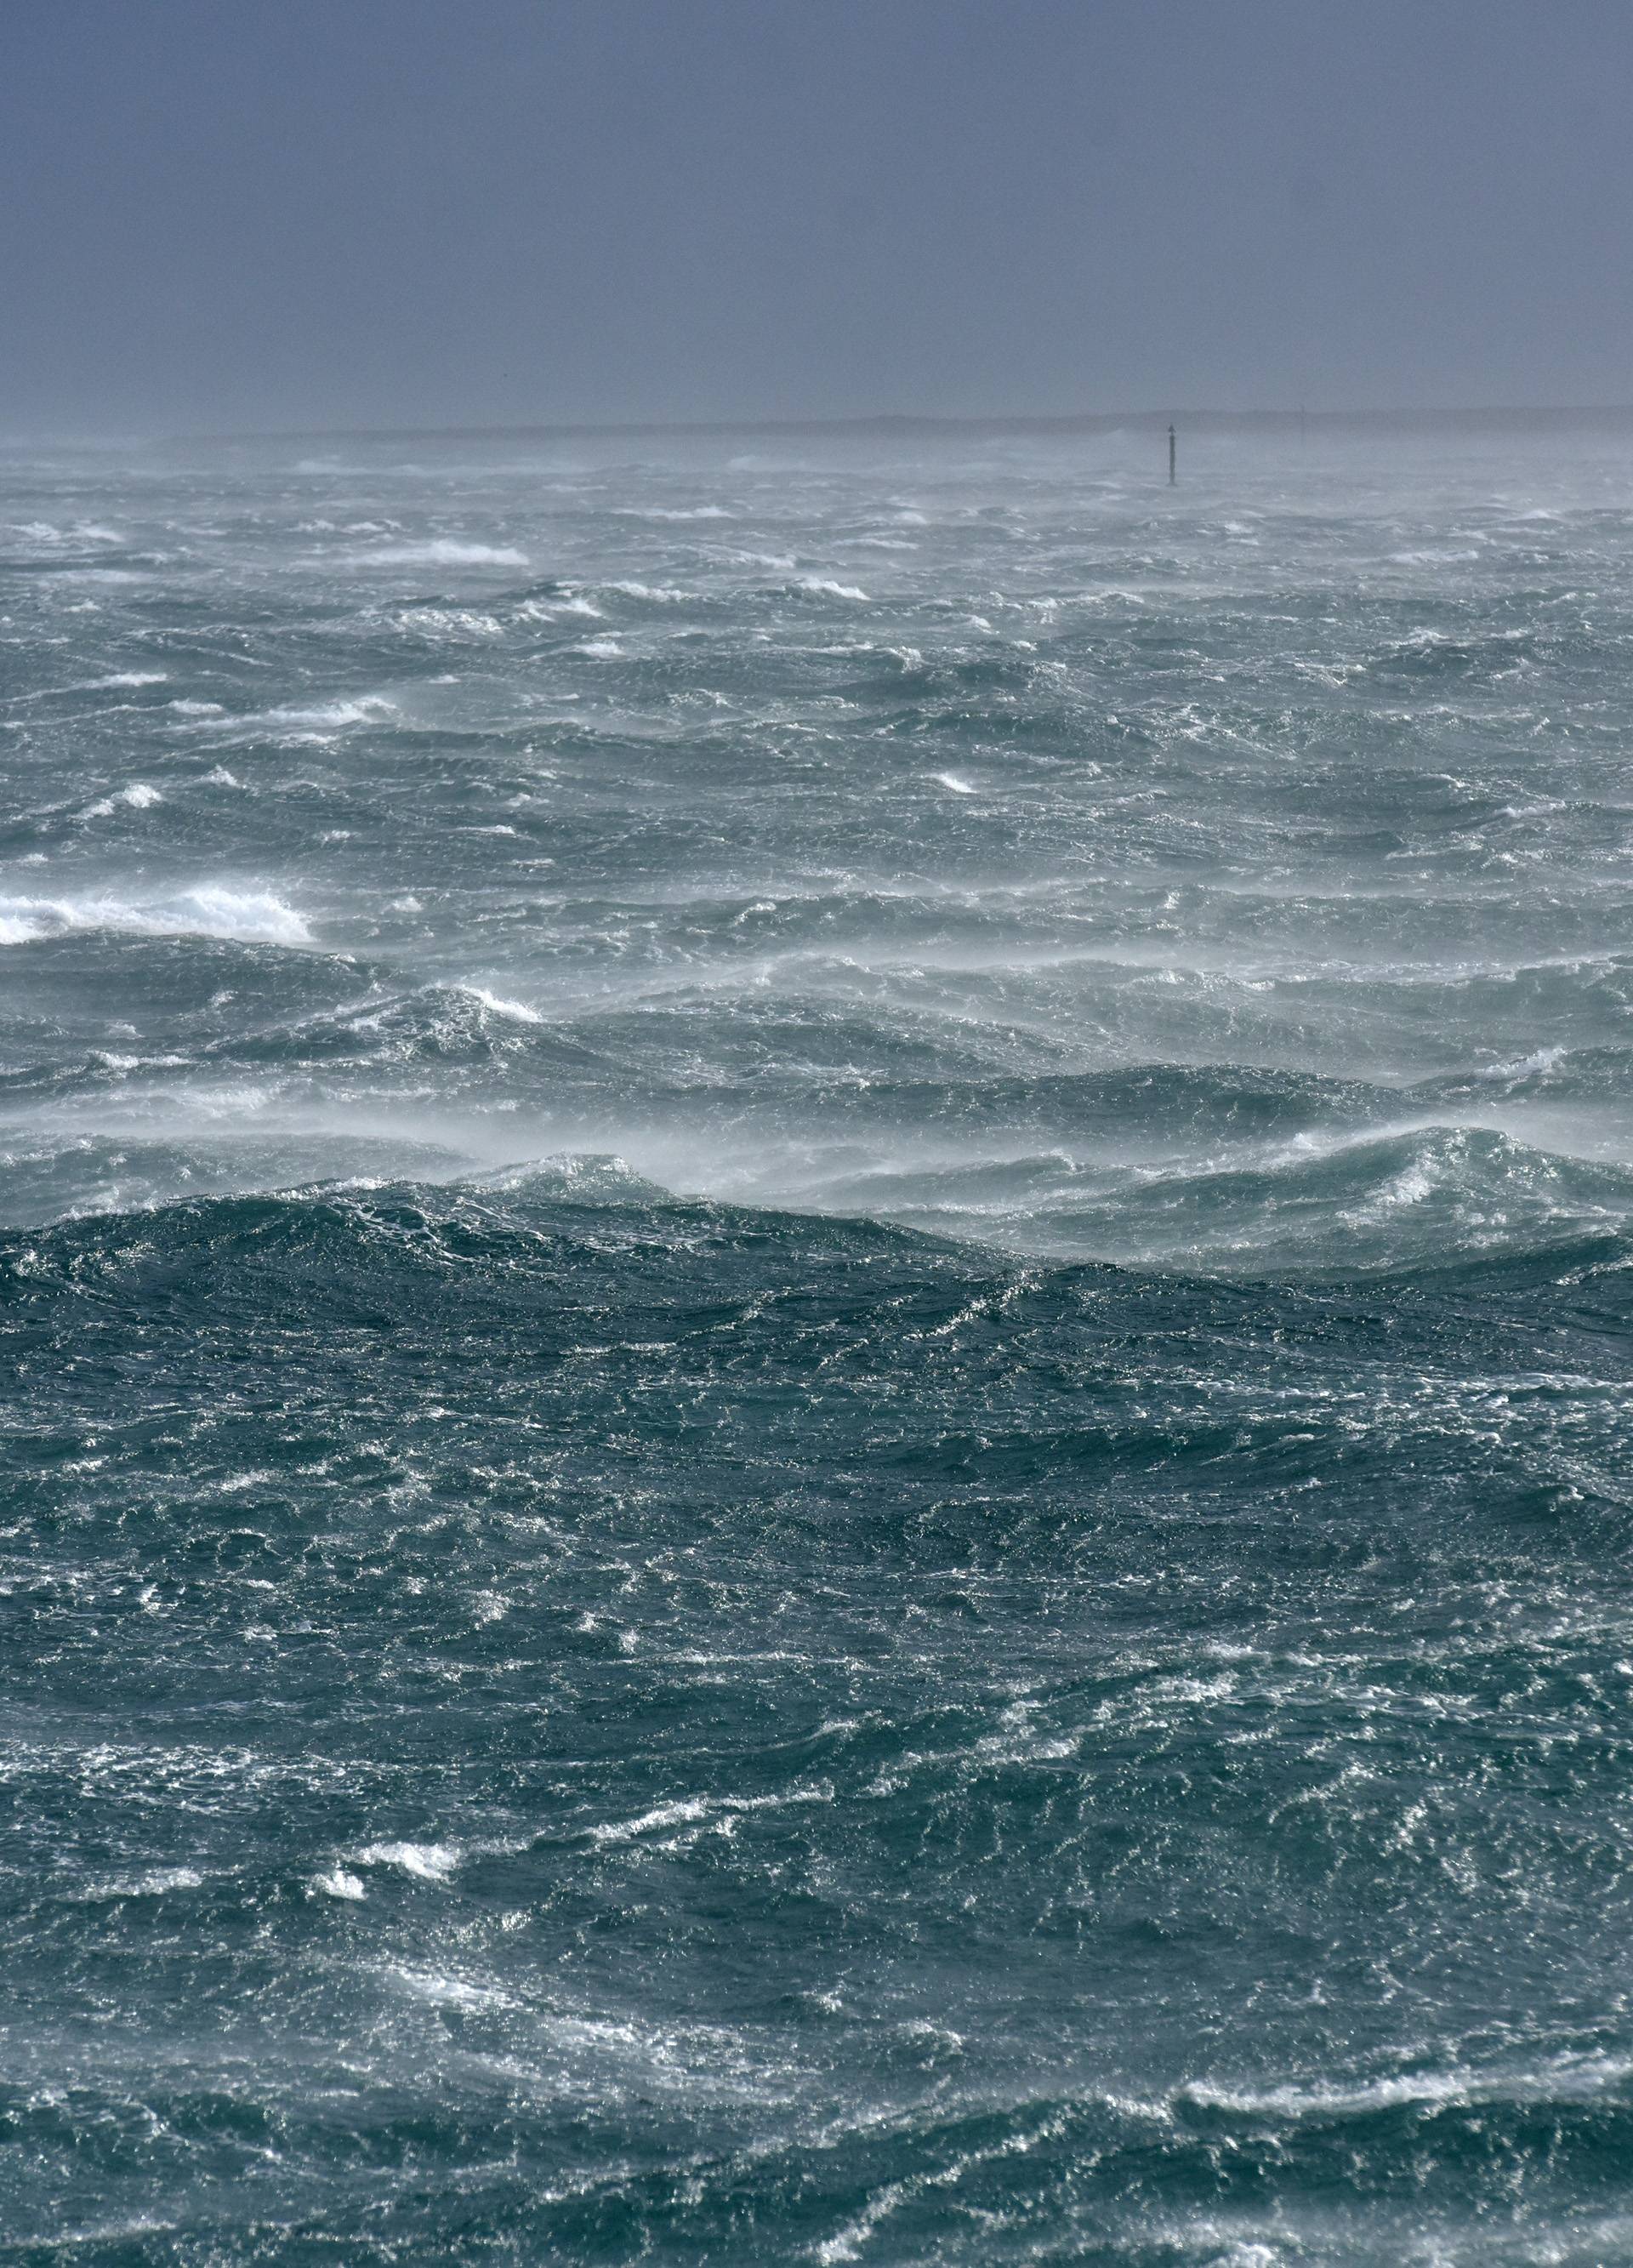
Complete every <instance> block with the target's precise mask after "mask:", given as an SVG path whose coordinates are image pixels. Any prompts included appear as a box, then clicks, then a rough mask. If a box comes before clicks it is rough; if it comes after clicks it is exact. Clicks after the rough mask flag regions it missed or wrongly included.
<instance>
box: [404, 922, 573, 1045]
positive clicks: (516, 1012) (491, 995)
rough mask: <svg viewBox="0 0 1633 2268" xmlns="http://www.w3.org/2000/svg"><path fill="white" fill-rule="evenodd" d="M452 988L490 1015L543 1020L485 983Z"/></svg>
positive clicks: (517, 1020) (522, 1020) (518, 1020)
mask: <svg viewBox="0 0 1633 2268" xmlns="http://www.w3.org/2000/svg"><path fill="white" fill-rule="evenodd" d="M414 910H415V911H416V913H417V912H418V910H419V908H418V905H417V903H416V904H415V906H414ZM454 990H456V991H459V992H463V993H465V994H467V997H468V998H471V999H473V1000H474V1001H476V1002H477V1003H478V1005H480V1006H482V1007H483V1008H485V1009H486V1010H487V1011H488V1013H489V1015H490V1016H508V1017H509V1018H510V1019H511V1021H512V1022H513V1023H518V1024H541V1023H543V1021H544V1018H543V1017H542V1016H541V1014H540V1013H539V1011H538V1010H537V1009H536V1008H530V1007H529V1006H528V1005H527V1004H526V1001H525V1000H505V999H502V998H500V996H499V995H498V993H497V992H489V990H488V988H487V986H486V985H485V984H459V985H456V986H455V987H454Z"/></svg>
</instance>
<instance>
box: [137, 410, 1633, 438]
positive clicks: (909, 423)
mask: <svg viewBox="0 0 1633 2268" xmlns="http://www.w3.org/2000/svg"><path fill="white" fill-rule="evenodd" d="M1170 420H1172V421H1173V423H1175V424H1177V425H1179V426H1181V427H1182V428H1183V429H1184V430H1185V431H1187V432H1188V433H1247V434H1259V433H1263V434H1284V433H1297V432H1298V431H1313V432H1321V433H1333V434H1354V435H1356V436H1357V437H1361V436H1365V435H1368V434H1376V435H1386V434H1394V435H1412V434H1423V435H1426V436H1432V435H1435V434H1453V433H1468V434H1481V433H1494V434H1500V433H1515V434H1517V433H1535V434H1542V433H1556V432H1557V433H1576V432H1592V431H1605V432H1618V433H1628V434H1633V405H1628V404H1622V405H1620V406H1610V407H1601V408H1597V409H1595V408H1588V409H1567V408H1560V409H1311V410H1307V411H1306V410H1302V409H1171V410H1170V409H1130V410H1095V411H1089V412H1085V413H1083V414H1081V415H1078V416H1067V417H935V416H910V415H901V416H894V415H885V416H871V417H727V418H709V419H695V420H688V419H669V420H663V419H648V420H640V419H632V420H627V421H615V422H610V423H592V422H585V421H576V422H561V423H538V424H526V425H376V426H364V425H331V426H302V427H289V428H283V429H280V430H278V431H256V432H251V431H243V432H231V433H199V434H173V435H171V436H169V437H167V438H168V443H169V445H170V446H180V445H182V444H184V443H188V442H195V443H199V444H225V443H232V442H246V441H506V442H508V441H571V440H580V441H582V440H621V439H622V440H640V439H660V438H668V439H685V438H688V437H689V438H695V439H698V440H708V439H719V438H725V437H728V436H731V435H733V434H746V435H760V436H761V437H763V438H767V439H813V438H831V439H835V440H843V439H846V438H854V439H857V440H891V439H894V438H923V439H926V440H934V439H936V438H941V437H945V438H947V439H949V440H960V439H973V440H1002V439H1004V438H1017V439H1025V438H1028V437H1043V438H1049V437H1053V436H1057V435H1058V436H1063V437H1069V436H1071V435H1074V434H1096V433H1119V432H1159V431H1163V430H1165V429H1166V426H1167V425H1168V423H1169V422H1170Z"/></svg>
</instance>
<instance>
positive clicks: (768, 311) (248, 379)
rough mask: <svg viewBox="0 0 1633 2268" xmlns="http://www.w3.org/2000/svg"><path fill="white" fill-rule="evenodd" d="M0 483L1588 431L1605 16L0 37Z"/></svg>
mask: <svg viewBox="0 0 1633 2268" xmlns="http://www.w3.org/2000/svg"><path fill="white" fill-rule="evenodd" d="M0 51H3V54H4V67H3V68H0V212H3V214H4V220H3V221H0V435H5V434H12V435H17V434H26V433H31V432H33V433H40V432H47V433H56V434H73V433H87V434H93V433H97V432H108V433H113V432H143V431H160V432H183V431H196V430H211V429H214V430H228V429H244V428H257V427H267V426H312V425H325V426H327V425H349V424H425V423H430V424H439V423H526V422H531V421H535V420H537V421H551V420H557V419H590V420H600V419H607V420H616V419H625V418H669V417H673V418H719V417H738V416H741V417H777V416H852V415H865V414H869V413H872V412H876V411H929V412H941V413H954V414H956V413H975V414H980V413H988V412H991V413H1017V414H1024V413H1027V412H1039V413H1044V414H1059V413H1070V412H1073V411H1078V410H1105V409H1113V410H1115V409H1131V408H1147V407H1148V408H1156V409H1170V408H1172V409H1183V408H1187V407H1204V406H1205V407H1220V408H1276V407H1283V406H1296V405H1297V404H1298V402H1299V401H1301V400H1303V401H1307V402H1308V403H1309V404H1310V405H1311V406H1312V407H1317V408H1328V409H1335V408H1346V407H1362V408H1369V407H1370V408H1382V407H1392V406H1396V405H1400V406H1410V407H1423V406H1455V405H1462V404H1474V403H1501V404H1508V403H1513V404H1532V403H1536V404H1541V403H1550V402H1574V403H1593V404H1599V403H1610V402H1624V401H1633V291H1630V290H1629V258H1630V247H1633V133H1629V126H1628V115H1627V104H1628V92H1629V85H1630V84H1633V77H1630V72H1629V66H1633V4H1629V0H0Z"/></svg>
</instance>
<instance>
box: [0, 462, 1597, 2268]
mask: <svg viewBox="0 0 1633 2268" xmlns="http://www.w3.org/2000/svg"><path fill="white" fill-rule="evenodd" d="M1159 457H1160V450H1159V447H1158V446H1155V445H1153V444H1152V443H1151V440H1150V439H1149V438H1146V437H1141V436H1137V435H1125V436H1115V435H1114V436H1108V437H1105V438H1100V439H1097V440H1081V439H1079V440H1063V441H1058V442H1054V443H1043V442H1031V441H1029V442H1022V441H1019V440H1018V441H1013V442H1000V441H993V440H984V441H980V442H975V441H972V442H970V443H968V444H967V445H966V446H955V445H953V444H951V443H947V444H931V443H929V442H917V441H912V440H910V439H908V438H901V439H898V440H895V441H889V442H887V441H878V442H873V443H869V444H865V445H864V444H863V443H860V442H857V443H856V444H854V445H850V446H845V447H841V446H838V445H837V444H828V443H823V442H820V441H819V440H817V439H814V438H813V439H810V440H807V441H800V440H797V439H793V438H790V439H787V440H784V441H780V442H779V441H771V440H767V439H765V438H758V439H754V438H747V437H746V438H743V439H742V440H741V441H740V442H737V443H732V442H730V441H727V440H720V441H715V442H705V441H698V442H696V443H695V444H691V445H683V444H681V443H680V442H673V443H663V442H658V441H653V442H651V443H639V444H637V443H633V442H628V441H626V442H622V443H612V442H608V443H607V444H605V445H600V446H598V445H592V444H591V443H589V442H584V443H577V444H575V443H571V442H568V441H561V442H557V443H554V444H545V443H534V444H528V443H524V442H522V441H519V440H511V441H497V440H496V441H491V442H486V443H483V442H479V441H474V440H469V441H460V440H458V439H449V440H446V441H444V442H439V443H433V442H429V441H427V442H423V443H422V442H406V441H401V440H399V441H389V440H381V441H373V442H364V441H357V442H335V443H333V444H327V443H325V444H317V443H311V442H307V443H291V444H288V445H271V444H268V445H266V446H264V447H261V448H259V449H250V448H239V449H228V448H217V449H215V450H213V451H201V452H198V453H195V454H194V455H192V456H190V457H189V456H188V455H187V454H185V453H178V452H169V453H166V452H163V451H143V452H130V453H125V454H123V455H121V454H120V453H113V452H110V453H101V454H96V455H92V454H88V453H80V454H72V453H57V454H55V455H53V456H47V455H35V456H32V457H31V456H26V455H19V454H17V453H13V454H12V455H11V456H10V457H7V458H5V459H4V460H0V696H4V707H3V709H0V725H3V730H0V1353H3V1355H4V1363H3V1365H0V1394H3V1395H4V1429H3V1432H0V1633H3V1635H0V1690H3V1691H4V1713H3V1715H0V1802H3V1804H4V1819H5V1835H4V1842H3V1843H0V1945H3V1946H4V1966H3V1968H0V2261H5V2262H14V2263H17V2264H19V2268H24V2264H26V2268H46V2264H57V2263H62V2264H67V2263H70V2262H71V2263H73V2264H76V2268H114V2264H117V2268H172V2264H174V2268H182V2264H186V2268H226V2264H239V2263H250V2262H265V2263H299V2264H306V2263H314V2264H315V2263H335V2264H342V2268H385V2264H417V2263H420V2262H426V2263H431V2262H436V2263H443V2262H461V2263H463V2262H485V2261H504V2260H511V2261H517V2262H526V2263H533V2262H546V2261H560V2262H570V2263H599V2262H618V2263H623V2262H629V2263H634V2262H637V2261H639V2262H643V2263H651V2264H662V2263H693V2262H704V2261H707V2262H710V2263H714V2264H721V2263H744V2264H749V2263H754V2264H761V2263H767V2262H782V2261H791V2262H792V2261H805V2262H811V2263H816V2264H828V2268H831V2264H837V2263H842V2262H850V2261H856V2262H860V2263H864V2264H865V2263H874V2264H879V2263H948V2264H953V2263H957V2264H982V2268H986V2264H995V2263H1002V2262H1092V2263H1106V2264H1113V2263H1114V2264H1119V2268H1192V2264H1196V2268H1201V2264H1213V2268H1291V2264H1298V2263H1323V2264H1325V2263H1333V2264H1352V2263H1363V2262H1367V2263H1371V2262H1380V2263H1392V2264H1393V2263H1401V2262H1410V2263H1423V2264H1437V2268H1445V2264H1476V2263H1477V2264H1482V2268H1486V2264H1494V2263H1495V2264H1504V2268H1507V2264H1519V2263H1528V2264H1530V2263H1534V2264H1544V2263H1546V2264H1550V2268H1588V2264H1600V2263H1612V2262H1618V2261H1626V2260H1629V2259H1633V2003H1630V2000H1629V1993H1630V1992H1633V1876H1630V1874H1629V1867H1630V1865H1633V1777H1630V1767H1633V1602H1630V1601H1629V1580H1628V1579H1629V1532H1630V1524H1633V1476H1630V1472H1629V1439H1630V1432H1633V1429H1630V1426H1629V1368H1630V1357H1633V1339H1630V1337H1629V1322H1630V1321H1633V1116H1630V1114H1629V1077H1628V1074H1629V1062H1630V1061H1633V1053H1630V1051H1633V1016H1630V1011H1633V769H1630V766H1629V747H1630V746H1633V453H1629V452H1627V451H1625V450H1618V449H1617V448H1616V447H1615V446H1613V445H1612V444H1609V443H1607V442H1604V441H1600V440H1595V439H1594V438H1593V437H1591V436H1586V437H1584V436H1578V437H1576V438H1573V439H1571V440H1570V441H1569V442H1567V441H1565V440H1563V439H1558V440H1554V441H1547V440H1535V441H1529V442H1526V441H1519V440H1495V439H1487V440H1485V441H1482V442H1475V441H1467V440H1465V441H1447V440H1441V441H1438V442H1436V443H1434V444H1433V445H1432V446H1431V445H1430V444H1427V443H1423V442H1413V441H1409V440H1404V439H1402V440H1396V441H1394V442H1391V443H1389V444H1387V446H1386V445H1383V444H1373V445H1370V446H1366V447H1362V446H1360V445H1358V444H1350V443H1343V442H1340V441H1336V440H1334V439H1332V438H1330V437H1325V438H1320V440H1319V441H1318V440H1316V439H1312V441H1311V443H1310V444H1309V445H1308V446H1307V447H1306V448H1303V449H1301V448H1299V447H1298V445H1297V444H1296V442H1286V441H1276V442H1274V443H1271V442H1264V443H1260V444H1253V445H1250V444H1248V443H1247V442H1244V441H1242V440H1240V439H1230V440H1225V439H1217V440H1211V441H1208V440H1203V439H1200V438H1199V439H1197V440H1196V441H1195V442H1194V443H1193V442H1191V441H1190V440H1189V439H1188V437H1182V460H1181V469H1182V475H1183V478H1182V483H1181V486H1180V487H1179V488H1178V489H1176V490H1173V491H1172V492H1171V491H1169V490H1168V489H1167V488H1166V486H1165V485H1164V484H1163V483H1162V479H1161V475H1162V473H1163V470H1164V469H1165V468H1164V467H1163V466H1162V464H1161V463H1160V461H1159Z"/></svg>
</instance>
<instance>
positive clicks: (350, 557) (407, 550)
mask: <svg viewBox="0 0 1633 2268" xmlns="http://www.w3.org/2000/svg"><path fill="white" fill-rule="evenodd" d="M343 556H344V563H345V564H346V565H347V566H349V567H526V565H527V563H528V562H527V554H526V552H525V551H522V550H519V549H518V548H517V547H516V545H514V544H513V543H471V542H463V541H458V540H456V539H455V538H453V537H452V536H445V535H438V536H432V537H430V538H428V539H426V540H425V541H423V542H416V543H382V544H378V545H374V546H371V548H370V549H368V550H366V551H350V552H347V553H346V554H344V555H343Z"/></svg>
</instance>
